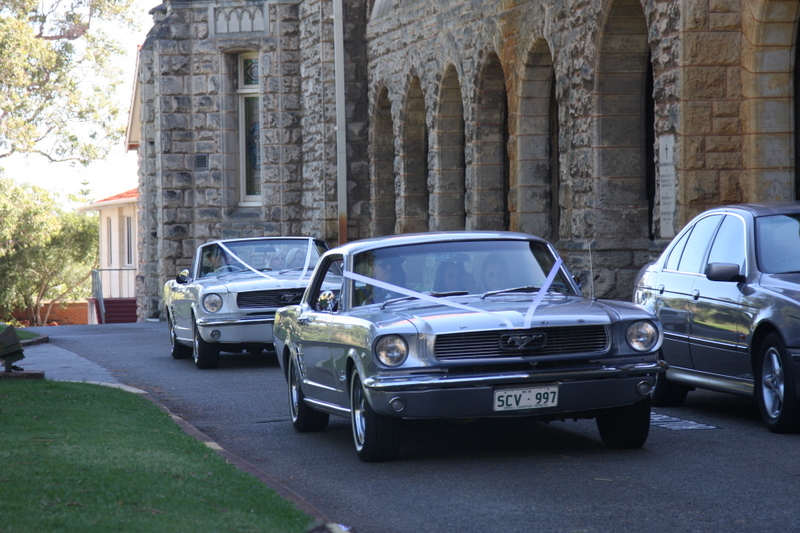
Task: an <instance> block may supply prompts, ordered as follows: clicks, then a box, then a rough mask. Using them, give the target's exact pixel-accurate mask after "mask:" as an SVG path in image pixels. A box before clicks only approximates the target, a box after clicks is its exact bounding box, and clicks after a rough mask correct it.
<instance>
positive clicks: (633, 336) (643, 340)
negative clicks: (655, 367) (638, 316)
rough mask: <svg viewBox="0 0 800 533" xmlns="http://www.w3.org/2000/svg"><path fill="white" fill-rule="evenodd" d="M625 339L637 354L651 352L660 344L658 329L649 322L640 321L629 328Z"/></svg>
mask: <svg viewBox="0 0 800 533" xmlns="http://www.w3.org/2000/svg"><path fill="white" fill-rule="evenodd" d="M625 337H626V339H627V340H628V344H629V345H630V347H631V348H633V349H634V350H636V351H637V352H649V351H651V350H652V349H653V348H655V346H656V344H658V329H657V328H656V326H655V325H654V324H653V323H652V322H650V321H649V320H640V321H638V322H634V323H632V324H631V325H630V326H628V331H627V333H626V335H625Z"/></svg>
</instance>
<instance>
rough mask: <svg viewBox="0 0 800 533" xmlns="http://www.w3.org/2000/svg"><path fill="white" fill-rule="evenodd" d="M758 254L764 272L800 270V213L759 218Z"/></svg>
mask: <svg viewBox="0 0 800 533" xmlns="http://www.w3.org/2000/svg"><path fill="white" fill-rule="evenodd" d="M756 254H757V256H758V257H757V259H758V265H759V267H760V269H761V270H762V271H763V272H767V273H770V274H780V273H787V272H800V214H792V215H774V216H768V217H759V218H757V219H756Z"/></svg>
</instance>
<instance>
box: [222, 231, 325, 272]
mask: <svg viewBox="0 0 800 533" xmlns="http://www.w3.org/2000/svg"><path fill="white" fill-rule="evenodd" d="M217 244H219V247H220V248H222V249H223V250H224V251H225V253H227V254H228V255H230V256H231V257H232V258H233V259H235V260H237V261H239V262H240V263H241V264H242V265H244V266H245V268H247V270H250V271H251V272H255V273H256V274H258V275H259V276H261V277H262V278H267V279H268V280H271V281H280V280H278V279H277V278H274V277H272V276H270V275H268V274H265V273H263V272H261V271H260V270H256V269H255V268H253V267H252V266H250V265H249V264H248V263H247V261H245V260H244V259H242V258H241V257H239V256H238V255H236V254H235V253H234V252H233V250H231V249H230V248H228V247H227V246H225V244H224V243H221V242H220V243H217ZM312 245H313V243H312V242H311V239H308V245H307V246H306V259H305V263H303V270H302V271H301V272H300V277H299V278H297V279H298V280H301V279H303V277H304V276H305V275H306V272H308V265H309V263H310V262H311V246H312Z"/></svg>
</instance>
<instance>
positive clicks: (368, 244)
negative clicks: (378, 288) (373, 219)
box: [331, 231, 547, 254]
mask: <svg viewBox="0 0 800 533" xmlns="http://www.w3.org/2000/svg"><path fill="white" fill-rule="evenodd" d="M496 240H514V241H536V242H541V243H547V241H546V240H544V239H542V238H540V237H536V236H534V235H529V234H527V233H517V232H513V231H433V232H428V233H405V234H401V235H386V236H384V237H371V238H369V239H361V240H358V241H353V242H349V243H346V244H342V245H340V246H337V247H336V248H333V250H331V251H332V252H338V253H343V254H357V253H361V252H365V251H367V250H374V249H377V248H385V247H388V246H404V245H409V244H427V243H432V242H459V241H496Z"/></svg>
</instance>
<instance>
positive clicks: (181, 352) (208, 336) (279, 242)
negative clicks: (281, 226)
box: [164, 237, 328, 368]
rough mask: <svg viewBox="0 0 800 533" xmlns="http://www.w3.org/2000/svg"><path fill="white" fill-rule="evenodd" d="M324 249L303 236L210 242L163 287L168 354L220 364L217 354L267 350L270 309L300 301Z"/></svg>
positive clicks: (204, 364)
mask: <svg viewBox="0 0 800 533" xmlns="http://www.w3.org/2000/svg"><path fill="white" fill-rule="evenodd" d="M327 249H328V246H327V244H325V242H324V241H321V240H317V239H312V238H308V237H274V238H269V237H265V238H253V239H232V240H224V241H214V242H209V243H206V244H204V245H202V246H200V247H199V248H198V249H197V251H196V252H195V255H194V259H193V260H192V267H191V268H190V269H185V270H183V271H181V273H180V274H178V276H177V277H176V278H175V279H174V280H170V281H168V282H167V283H166V284H165V285H164V306H165V309H166V314H167V324H168V326H169V338H170V344H171V353H172V357H174V358H175V359H182V358H186V357H189V356H191V355H193V356H194V362H195V364H196V365H197V367H198V368H216V367H217V366H219V360H220V359H219V354H220V351H237V352H241V351H242V350H248V351H250V352H251V353H260V352H261V351H262V350H264V349H271V348H272V347H273V344H272V322H273V320H274V318H275V311H276V310H277V309H278V308H280V307H283V306H285V305H289V304H292V303H298V302H299V301H300V298H301V297H302V295H303V291H305V289H306V285H307V284H308V280H309V277H310V274H311V271H312V270H313V269H314V265H315V264H316V262H317V261H318V260H319V257H320V255H322V254H323V253H324V252H325V251H326V250H327Z"/></svg>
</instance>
